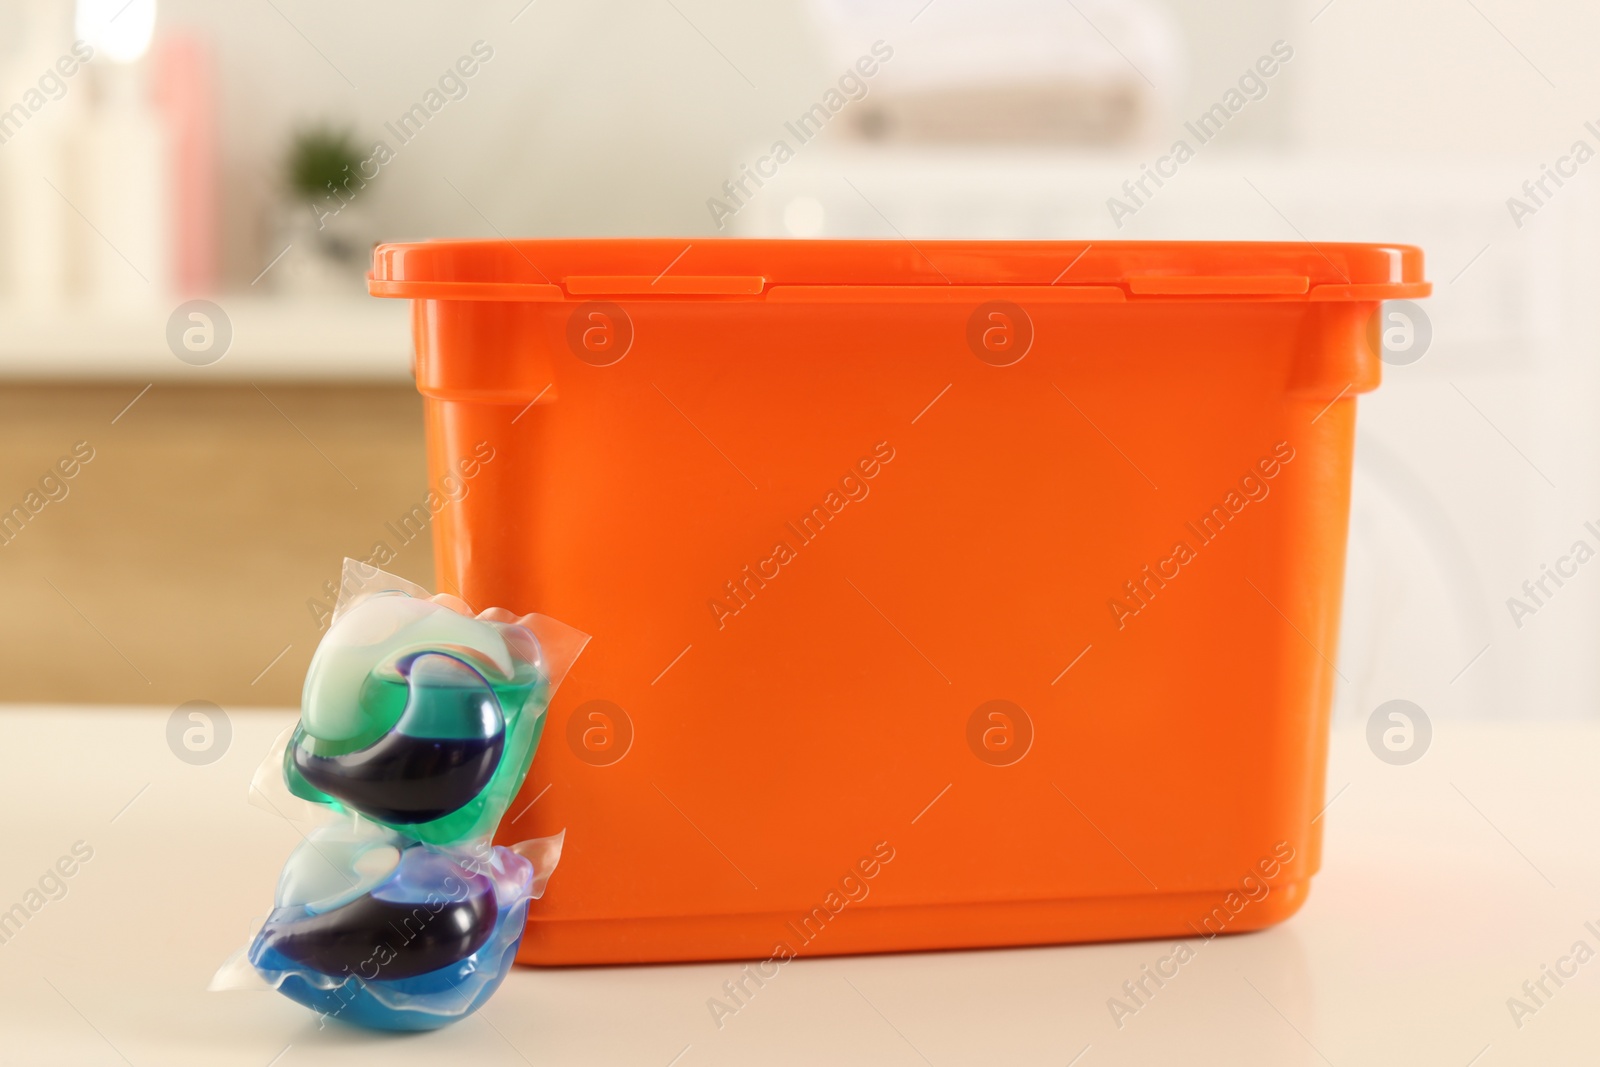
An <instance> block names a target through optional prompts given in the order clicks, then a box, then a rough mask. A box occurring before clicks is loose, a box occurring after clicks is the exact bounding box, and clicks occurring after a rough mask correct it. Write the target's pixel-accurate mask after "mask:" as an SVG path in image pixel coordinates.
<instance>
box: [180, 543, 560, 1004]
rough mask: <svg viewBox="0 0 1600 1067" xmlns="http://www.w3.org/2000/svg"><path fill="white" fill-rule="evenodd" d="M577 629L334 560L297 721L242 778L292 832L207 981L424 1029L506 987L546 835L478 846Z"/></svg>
mask: <svg viewBox="0 0 1600 1067" xmlns="http://www.w3.org/2000/svg"><path fill="white" fill-rule="evenodd" d="M587 640H588V638H587V637H585V636H584V635H583V634H581V633H579V632H578V631H576V630H573V629H572V628H571V627H568V626H565V625H563V624H561V623H558V622H556V621H555V620H553V619H548V618H545V617H544V616H540V615H524V616H514V615H512V614H511V613H510V612H507V611H503V610H500V609H490V610H488V611H484V612H482V613H480V614H477V615H474V614H473V613H472V611H471V609H470V608H468V607H467V605H466V604H465V603H463V602H462V601H461V600H460V599H458V598H456V597H452V596H448V595H439V596H430V595H429V594H428V593H427V591H426V590H424V589H422V588H421V587H419V586H416V585H414V584H413V583H410V582H407V581H405V580H404V579H400V578H396V577H394V576H393V575H389V574H385V573H383V572H382V571H379V570H377V569H375V568H372V567H370V566H367V565H364V564H361V563H358V562H357V561H355V560H348V559H347V560H345V567H344V576H343V583H342V585H341V592H340V597H339V602H338V606H337V607H336V609H335V611H334V614H333V619H332V624H331V626H330V628H329V630H328V633H327V634H326V635H325V636H324V637H323V640H322V643H321V644H320V645H318V647H317V651H316V653H315V655H314V656H313V657H312V660H311V667H310V669H309V671H308V672H307V674H306V684H305V690H304V693H303V695H302V698H301V716H300V722H299V723H298V724H297V725H296V726H295V727H293V728H292V730H290V731H288V732H287V733H286V734H285V735H284V736H283V737H281V738H279V741H278V743H277V744H276V745H275V746H274V748H273V751H272V752H271V753H270V754H269V755H268V757H267V760H266V762H264V763H263V764H262V767H261V769H260V770H259V771H257V773H256V777H255V780H254V781H253V782H252V785H251V794H252V799H253V801H254V802H256V803H257V804H259V805H261V806H263V807H266V808H268V809H269V810H272V811H273V812H275V813H276V814H278V815H280V816H282V817H284V818H285V819H288V820H289V821H290V822H291V823H292V824H294V825H295V826H296V827H297V829H299V831H300V832H301V833H302V835H303V836H304V842H303V844H301V845H300V847H299V848H297V849H296V850H295V852H294V853H293V854H292V855H291V856H290V857H289V860H288V862H287V863H286V864H285V865H284V868H283V874H282V876H281V877H280V879H279V881H278V887H277V892H276V895H275V897H274V902H273V904H274V906H273V909H272V911H271V913H270V914H269V915H268V916H267V919H266V921H265V922H264V924H263V925H262V927H261V930H260V932H259V933H258V934H257V935H256V936H255V938H254V939H253V940H252V941H251V943H250V944H249V945H248V946H247V947H246V948H244V949H241V950H240V951H239V952H238V953H236V954H235V955H234V957H233V958H232V959H230V960H229V961H228V962H227V963H226V964H224V965H223V967H222V969H221V970H220V971H218V973H217V977H216V979H214V981H213V983H212V987H213V988H215V989H231V988H242V987H247V986H251V985H254V986H260V985H261V984H262V983H263V982H264V983H265V984H266V985H267V986H269V987H271V988H274V989H276V990H277V991H278V992H280V993H282V994H284V995H285V996H287V997H290V998H291V999H293V1000H296V1001H298V1002H299V1003H301V1004H304V1005H306V1006H307V1007H309V1008H312V1009H313V1010H315V1011H317V1012H319V1013H321V1014H322V1015H324V1016H326V1017H330V1018H336V1019H340V1020H343V1021H346V1022H352V1023H356V1024H358V1025H362V1026H368V1027H374V1028H378V1029H386V1030H426V1029H433V1028H436V1027H439V1026H443V1025H445V1024H447V1023H450V1022H453V1021H455V1020H456V1019H460V1018H462V1017H464V1016H466V1015H468V1014H470V1013H471V1012H473V1011H475V1010H476V1009H477V1008H478V1007H480V1006H481V1005H482V1004H483V1003H484V1001H486V1000H487V999H488V998H489V997H490V996H491V995H492V994H493V993H494V991H495V989H496V988H498V987H499V985H500V983H501V982H502V981H504V980H505V977H506V975H507V973H508V972H509V971H510V969H511V965H512V962H513V960H514V959H515V956H516V950H517V945H518V943H519V942H520V941H521V938H522V933H523V930H524V928H525V921H526V918H527V913H528V907H529V904H530V902H531V901H533V900H536V899H538V897H539V896H541V895H542V894H543V892H544V886H545V882H546V881H547V880H548V879H549V877H550V874H551V872H552V871H553V870H554V869H555V865H556V863H557V862H558V861H559V859H560V855H561V845H562V841H563V836H562V835H557V836H555V837H552V838H542V839H537V840H532V841H524V842H520V843H518V844H515V845H512V846H511V847H509V848H507V847H501V846H496V845H494V844H492V840H493V837H494V834H495V830H496V829H497V828H498V826H499V823H500V820H501V819H502V818H503V817H504V816H505V813H506V809H507V807H508V806H509V805H510V803H511V801H512V798H513V797H515V796H516V794H517V791H518V790H519V789H520V788H521V787H522V782H523V779H524V778H525V777H526V776H527V773H528V766H529V764H530V762H531V761H532V759H533V753H534V749H535V748H536V747H537V746H538V743H539V737H540V734H541V733H542V731H543V728H544V719H545V709H546V708H547V707H548V705H549V701H550V696H551V694H552V693H554V692H555V689H556V687H557V686H559V685H560V684H561V680H562V679H563V678H564V677H565V676H566V672H567V670H568V668H570V667H571V665H572V663H573V661H574V660H575V659H576V658H577V656H578V654H579V653H580V652H581V651H582V649H583V646H584V644H585V643H586V642H587Z"/></svg>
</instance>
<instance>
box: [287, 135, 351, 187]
mask: <svg viewBox="0 0 1600 1067" xmlns="http://www.w3.org/2000/svg"><path fill="white" fill-rule="evenodd" d="M361 160H362V155H361V152H360V151H359V150H358V149H357V148H356V142H355V137H354V136H353V135H352V134H351V133H350V131H349V130H336V129H334V128H332V127H330V126H315V127H311V128H309V129H304V130H301V131H299V132H298V133H296V134H295V135H294V137H293V140H292V141H291V142H290V145H289V158H288V179H289V190H290V192H291V193H293V194H294V196H295V198H296V199H303V200H307V201H312V202H315V201H318V200H321V199H322V198H323V197H325V196H330V195H333V192H334V190H335V189H342V188H343V187H344V183H345V182H346V181H348V180H349V179H350V177H351V175H353V174H355V173H356V168H357V167H358V166H359V165H360V164H361Z"/></svg>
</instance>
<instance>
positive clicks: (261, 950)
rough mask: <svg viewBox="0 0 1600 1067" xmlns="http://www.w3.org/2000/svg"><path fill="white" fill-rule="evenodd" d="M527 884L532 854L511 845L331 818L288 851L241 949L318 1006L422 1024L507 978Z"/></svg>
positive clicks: (405, 1026) (442, 1021)
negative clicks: (258, 923)
mask: <svg viewBox="0 0 1600 1067" xmlns="http://www.w3.org/2000/svg"><path fill="white" fill-rule="evenodd" d="M533 891H534V869H533V864H532V863H530V862H529V861H528V860H527V859H524V858H523V857H522V856H519V855H517V854H516V853H514V852H511V851H510V850H509V849H505V848H500V847H490V848H485V849H482V850H458V849H448V848H439V847H437V846H433V845H428V844H423V843H420V842H414V841H409V840H407V839H406V838H404V837H402V836H400V835H398V834H394V833H392V832H388V831H384V830H382V829H381V828H378V827H372V826H370V825H367V826H363V825H362V824H360V823H350V824H344V825H339V826H335V827H332V828H328V829H326V830H324V831H319V832H317V833H315V834H313V835H311V836H310V837H308V838H307V840H306V842H305V843H304V844H303V845H301V846H300V848H299V849H297V850H296V851H295V853H294V854H293V855H292V856H291V857H290V859H289V862H288V863H287V864H286V865H285V867H284V873H283V877H282V878H281V879H280V881H279V885H278V893H277V900H276V903H277V906H276V907H275V908H274V909H273V911H272V914H271V915H270V916H269V917H268V918H267V921H266V923H265V925H264V926H263V927H262V929H261V932H260V933H259V934H257V935H256V938H255V941H254V942H253V943H252V944H251V946H250V949H249V952H248V959H249V962H250V964H251V965H252V966H253V967H254V968H255V969H256V971H257V972H258V973H259V974H260V975H261V976H262V977H263V978H265V979H266V980H267V981H268V982H269V983H270V984H271V985H272V986H274V987H275V988H276V989H277V990H278V991H279V992H280V993H283V994H284V995H285V996H287V997H289V998H291V999H293V1000H295V1001H298V1002H299V1003H301V1004H304V1005H305V1006H306V1007H308V1008H311V1009H313V1010H314V1011H317V1012H318V1013H320V1014H322V1015H323V1016H325V1017H328V1018H333V1019H339V1020H343V1021H346V1022H352V1023H356V1024H358V1025H362V1026H368V1027H373V1028H376V1029H383V1030H432V1029H436V1028H437V1027H440V1026H444V1025H446V1024H448V1023H451V1022H454V1021H456V1020H457V1019H460V1018H462V1017H464V1016H466V1015H469V1014H471V1013H472V1012H473V1011H476V1010H477V1008H478V1007H479V1006H480V1005H482V1004H483V1002H484V1001H485V1000H487V999H488V998H489V996H490V995H491V994H492V993H493V992H494V991H495V989H497V988H498V987H499V985H500V983H501V982H502V981H504V980H505V976H506V974H507V973H508V972H509V971H510V969H511V965H512V962H513V960H514V958H515V956H516V950H517V944H518V942H520V941H521V939H522V931H523V926H524V922H525V921H526V918H527V912H528V901H529V899H530V898H531V897H532V894H533Z"/></svg>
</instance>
